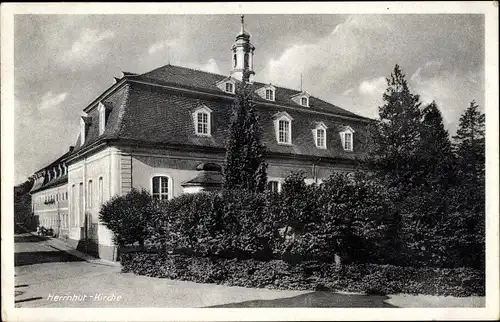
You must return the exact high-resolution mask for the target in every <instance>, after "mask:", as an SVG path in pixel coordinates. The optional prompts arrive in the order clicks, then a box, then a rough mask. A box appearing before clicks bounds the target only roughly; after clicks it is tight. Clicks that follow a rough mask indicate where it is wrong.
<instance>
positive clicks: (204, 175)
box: [181, 171, 223, 187]
mask: <svg viewBox="0 0 500 322" xmlns="http://www.w3.org/2000/svg"><path fill="white" fill-rule="evenodd" d="M222 181H223V178H222V173H221V172H219V171H200V172H199V173H198V174H197V175H196V177H194V178H193V179H191V180H188V181H184V182H183V183H182V184H181V186H183V187H189V186H221V185H222Z"/></svg>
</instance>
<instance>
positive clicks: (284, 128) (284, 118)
mask: <svg viewBox="0 0 500 322" xmlns="http://www.w3.org/2000/svg"><path fill="white" fill-rule="evenodd" d="M292 120H293V119H292V117H291V116H290V115H289V114H288V113H286V112H278V113H276V114H275V115H274V128H275V131H276V141H277V142H278V144H284V145H291V144H292Z"/></svg>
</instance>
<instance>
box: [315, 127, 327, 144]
mask: <svg viewBox="0 0 500 322" xmlns="http://www.w3.org/2000/svg"><path fill="white" fill-rule="evenodd" d="M316 146H317V147H318V148H325V147H326V145H325V130H324V129H316Z"/></svg>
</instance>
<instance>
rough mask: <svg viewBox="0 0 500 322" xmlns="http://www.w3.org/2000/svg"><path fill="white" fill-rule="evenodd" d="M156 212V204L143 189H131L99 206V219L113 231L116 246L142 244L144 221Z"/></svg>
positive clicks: (144, 230)
mask: <svg viewBox="0 0 500 322" xmlns="http://www.w3.org/2000/svg"><path fill="white" fill-rule="evenodd" d="M157 213H158V206H157V204H156V203H155V202H154V201H153V198H152V197H151V195H150V194H149V193H148V192H147V191H146V190H144V189H142V190H137V189H132V190H131V191H130V192H128V193H127V194H125V195H123V196H115V197H113V198H111V199H110V200H109V201H107V202H106V203H104V204H103V205H102V206H101V209H100V211H99V219H100V220H101V222H102V223H103V224H104V225H105V226H106V227H107V228H108V229H109V230H111V231H112V232H113V241H114V242H115V243H116V244H117V245H118V246H125V245H132V244H134V243H139V245H141V246H144V240H145V237H146V223H147V222H149V221H150V220H151V218H153V217H155V215H156V214H157Z"/></svg>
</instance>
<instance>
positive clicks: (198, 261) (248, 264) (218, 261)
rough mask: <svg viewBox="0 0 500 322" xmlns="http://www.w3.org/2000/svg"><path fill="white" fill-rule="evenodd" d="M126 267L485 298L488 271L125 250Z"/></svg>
mask: <svg viewBox="0 0 500 322" xmlns="http://www.w3.org/2000/svg"><path fill="white" fill-rule="evenodd" d="M121 262H122V271H123V272H131V273H134V274H138V275H146V276H151V277H160V278H170V279H180V280H188V281H193V282H202V283H217V284H224V285H230V286H243V287H259V288H273V289H293V290H318V289H322V290H336V291H350V292H365V293H371V294H396V293H409V294H429V295H446V296H484V292H485V285H484V272H482V271H481V270H475V269H471V268H458V269H433V268H427V267H419V268H417V267H398V266H393V265H376V264H352V265H344V266H341V267H337V266H335V265H334V264H331V263H320V262H315V261H304V262H302V263H300V264H297V265H292V264H289V263H286V262H284V261H282V260H270V261H258V260H254V259H247V260H237V259H225V258H215V257H195V256H185V255H166V254H165V253H127V254H122V258H121Z"/></svg>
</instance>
